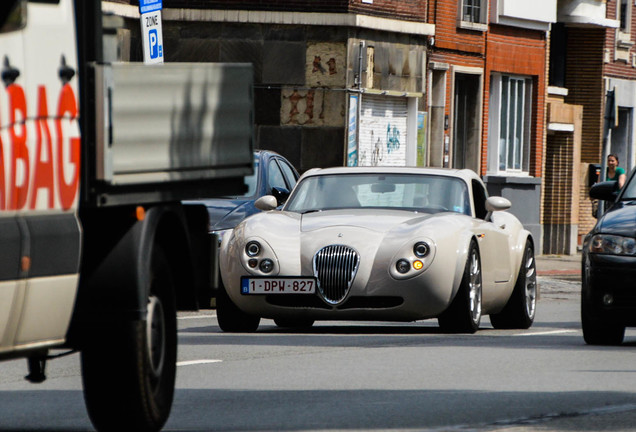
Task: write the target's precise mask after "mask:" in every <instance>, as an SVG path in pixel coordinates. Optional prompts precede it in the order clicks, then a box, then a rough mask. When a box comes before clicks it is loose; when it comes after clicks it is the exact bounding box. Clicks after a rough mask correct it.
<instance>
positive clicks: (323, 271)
mask: <svg viewBox="0 0 636 432" xmlns="http://www.w3.org/2000/svg"><path fill="white" fill-rule="evenodd" d="M359 263H360V255H359V254H358V252H356V251H355V250H354V249H352V248H350V247H349V246H344V245H331V246H325V247H324V248H322V249H320V250H319V251H318V252H316V255H314V276H316V279H318V291H319V292H320V294H321V295H322V298H324V299H325V301H326V302H327V303H330V304H338V303H340V302H341V301H342V300H344V298H345V297H346V296H347V293H348V292H349V289H350V288H351V283H352V282H353V278H354V277H355V276H356V272H357V271H358V264H359Z"/></svg>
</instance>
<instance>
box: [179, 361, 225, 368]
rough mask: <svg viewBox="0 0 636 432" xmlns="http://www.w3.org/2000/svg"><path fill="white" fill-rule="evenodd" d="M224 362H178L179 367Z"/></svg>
mask: <svg viewBox="0 0 636 432" xmlns="http://www.w3.org/2000/svg"><path fill="white" fill-rule="evenodd" d="M222 361H223V360H213V359H209V360H188V361H180V362H177V366H194V365H200V364H210V363H221V362H222Z"/></svg>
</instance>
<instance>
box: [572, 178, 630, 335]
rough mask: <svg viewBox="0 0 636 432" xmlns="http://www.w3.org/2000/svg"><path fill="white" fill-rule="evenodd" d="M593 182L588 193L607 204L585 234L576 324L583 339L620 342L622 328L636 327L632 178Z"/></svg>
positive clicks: (623, 331)
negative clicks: (620, 182)
mask: <svg viewBox="0 0 636 432" xmlns="http://www.w3.org/2000/svg"><path fill="white" fill-rule="evenodd" d="M634 172H635V171H632V173H631V174H630V176H629V180H628V181H627V183H626V184H625V185H624V187H623V188H622V189H621V190H620V191H618V190H617V185H616V182H602V183H598V184H596V185H594V186H592V189H591V190H590V197H592V198H595V199H599V200H603V201H606V202H609V209H608V210H607V212H606V213H604V214H603V215H599V218H598V221H597V222H596V225H595V226H594V228H593V229H592V231H590V233H589V234H588V235H587V236H586V237H585V240H584V242H583V258H582V261H583V262H582V288H581V289H582V291H581V322H582V327H583V337H584V338H585V342H586V343H588V344H592V345H619V344H621V343H622V342H623V338H624V336H625V327H633V326H636V179H635V178H634Z"/></svg>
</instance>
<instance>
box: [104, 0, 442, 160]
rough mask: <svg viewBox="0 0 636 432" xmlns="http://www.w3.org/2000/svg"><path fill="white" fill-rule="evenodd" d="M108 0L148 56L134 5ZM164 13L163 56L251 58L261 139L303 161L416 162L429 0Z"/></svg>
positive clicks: (194, 6)
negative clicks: (140, 35)
mask: <svg viewBox="0 0 636 432" xmlns="http://www.w3.org/2000/svg"><path fill="white" fill-rule="evenodd" d="M104 5H105V6H104V8H105V10H107V12H110V13H113V14H115V15H117V16H122V17H125V18H128V20H127V27H128V30H127V31H124V32H123V33H124V34H122V35H121V36H120V44H123V45H124V46H126V45H128V46H130V47H131V48H130V55H129V57H130V60H133V61H135V60H137V61H138V60H140V59H141V52H139V50H138V48H137V47H140V46H141V44H140V43H139V41H138V38H139V29H138V28H139V23H138V21H137V20H135V17H136V16H137V17H138V14H137V13H136V12H137V11H136V6H134V5H131V4H130V1H126V0H120V1H111V2H104ZM162 21H163V39H164V47H165V54H164V56H165V60H166V61H212V62H216V61H220V62H249V63H252V64H253V65H254V80H255V103H256V115H255V123H256V137H255V138H256V146H257V147H260V148H267V149H271V150H275V151H278V152H280V153H282V154H284V155H285V156H286V157H287V158H288V159H289V160H290V161H291V162H292V163H293V164H294V165H295V166H296V167H297V168H298V169H299V170H300V171H305V170H307V169H309V168H313V167H325V166H332V165H343V164H346V163H349V164H360V165H372V164H383V165H387V164H396V165H405V164H409V165H415V164H416V163H417V158H418V153H417V148H416V147H417V139H418V118H421V116H422V114H421V113H422V112H424V111H425V99H424V98H423V95H424V92H425V71H426V47H427V42H428V38H429V37H430V36H432V35H433V32H434V27H433V25H431V24H429V23H427V22H426V0H410V1H404V0H400V1H398V0H373V1H370V0H355V1H349V0H331V1H321V2H316V1H309V0H305V1H267V2H262V1H237V0H233V1H212V0H210V1H203V0H201V1H188V0H164V1H163V19H162ZM350 124H354V125H356V128H349V125H350ZM419 124H420V126H421V127H420V128H419V130H420V136H422V132H421V131H422V130H423V123H422V122H420V123H419ZM347 142H351V143H352V145H351V151H348V149H347V146H346V143H347ZM353 144H358V145H357V146H354V145H353ZM421 145H423V143H421ZM421 145H420V146H421ZM422 151H423V150H420V153H419V157H420V160H421V159H422Z"/></svg>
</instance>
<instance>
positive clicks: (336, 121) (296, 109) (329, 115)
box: [280, 88, 346, 126]
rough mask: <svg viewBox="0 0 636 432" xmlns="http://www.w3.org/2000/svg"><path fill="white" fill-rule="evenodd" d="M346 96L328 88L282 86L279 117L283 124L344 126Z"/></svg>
mask: <svg viewBox="0 0 636 432" xmlns="http://www.w3.org/2000/svg"><path fill="white" fill-rule="evenodd" d="M345 105H346V98H345V95H344V93H343V92H333V91H330V90H329V89H320V88H316V89H297V88H284V89H283V90H282V91H281V107H280V119H281V125H283V126H344V125H345V117H346V116H345V110H346V107H345Z"/></svg>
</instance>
